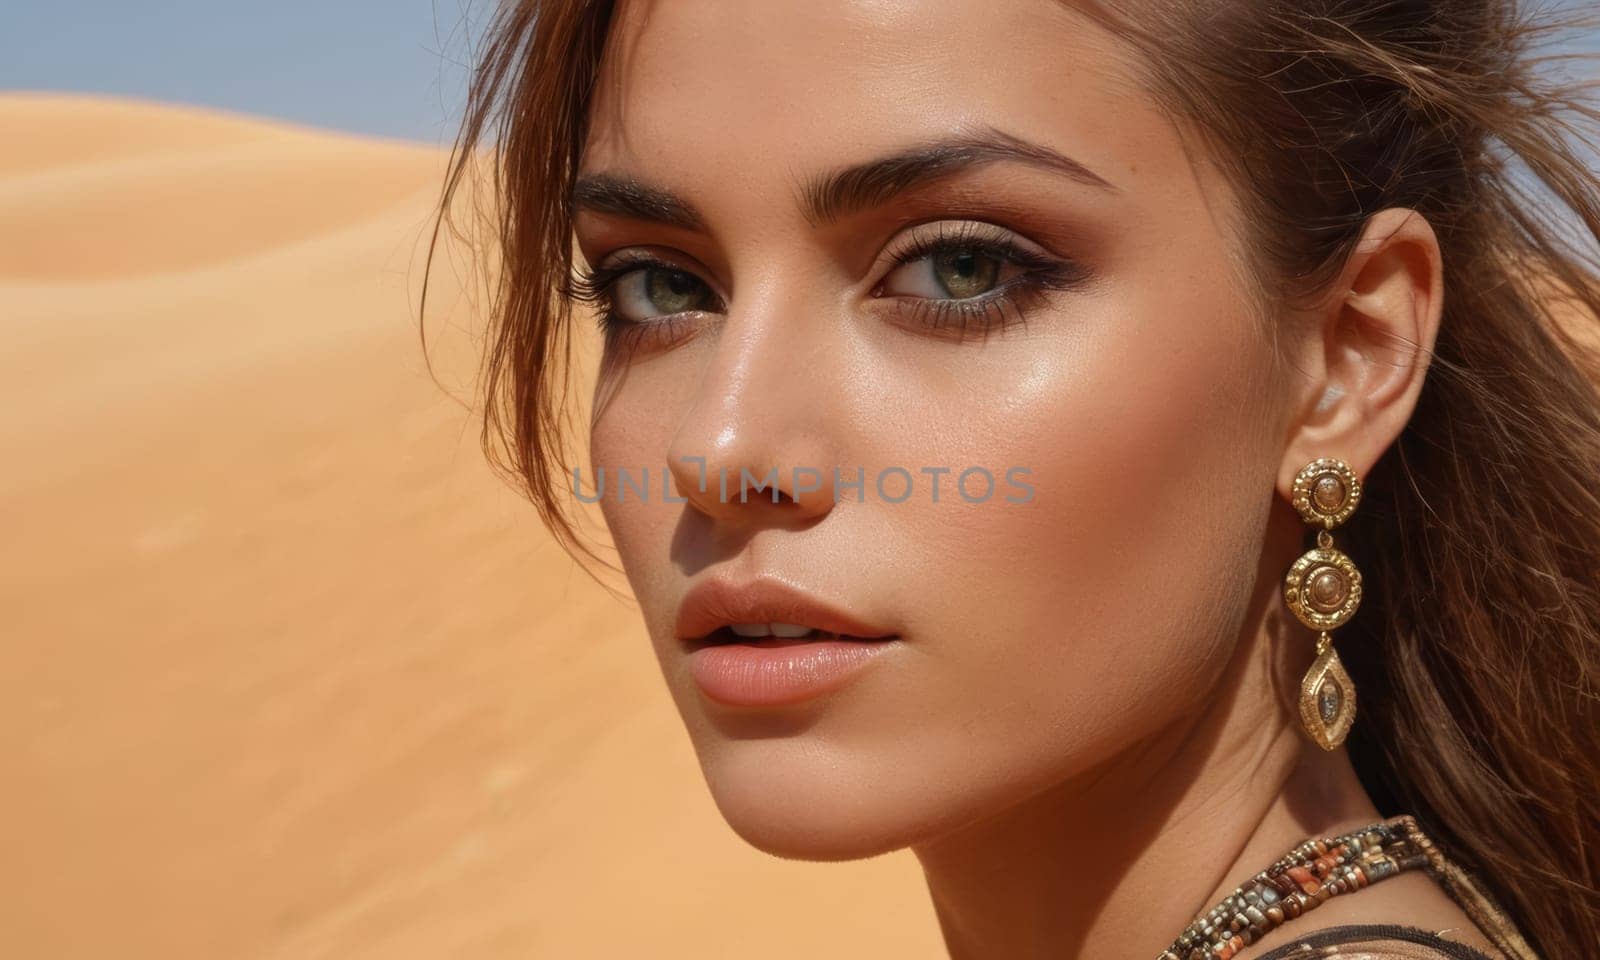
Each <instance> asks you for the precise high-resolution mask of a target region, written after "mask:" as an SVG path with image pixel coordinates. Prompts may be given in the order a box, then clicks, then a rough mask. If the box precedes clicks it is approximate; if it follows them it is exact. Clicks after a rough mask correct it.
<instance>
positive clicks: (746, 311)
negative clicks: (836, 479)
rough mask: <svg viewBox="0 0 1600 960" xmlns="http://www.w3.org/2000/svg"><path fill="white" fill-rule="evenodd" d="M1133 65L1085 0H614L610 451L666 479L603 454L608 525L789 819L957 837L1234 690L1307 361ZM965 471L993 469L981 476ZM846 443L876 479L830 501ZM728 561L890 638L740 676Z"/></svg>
mask: <svg viewBox="0 0 1600 960" xmlns="http://www.w3.org/2000/svg"><path fill="white" fill-rule="evenodd" d="M1128 57H1129V54H1127V53H1125V52H1123V51H1122V50H1121V48H1120V47H1119V46H1118V44H1117V42H1116V41H1115V40H1114V39H1113V38H1112V37H1111V35H1110V34H1108V33H1106V32H1104V31H1103V30H1101V29H1100V28H1098V27H1096V26H1094V25H1092V24H1091V22H1090V21H1089V20H1088V19H1086V18H1084V17H1083V16H1082V15H1080V14H1078V13H1076V12H1074V11H1073V10H1072V9H1071V8H1070V7H1069V6H1067V5H1065V4H1062V3H1059V2H1055V0H1015V2H1009V3H999V2H995V0H898V2H862V0H807V2H805V3H798V2H797V3H788V2H771V3H762V4H759V5H742V4H729V3H718V2H711V0H702V2H691V0H683V2H675V3H648V2H634V3H625V4H623V5H622V9H621V10H620V12H619V19H618V21H617V23H616V24H615V25H614V28H613V33H612V36H611V40H610V42H609V45H608V47H607V52H606V61H605V66H604V70H603V74H602V82H601V85H600V88H599V90H598V92H597V99H596V101H595V104H594V112H593V120H592V123H593V125H592V129H591V134H590V139H589V142H588V144H587V146H586V152H585V154H584V156H583V160H582V165H581V170H580V174H581V175H582V177H583V178H584V182H585V183H586V184H587V186H586V187H585V188H583V189H580V196H581V197H582V198H583V199H582V201H581V203H580V212H579V215H578V238H579V243H580V245H581V249H582V253H583V256H584V259H585V261H586V262H587V264H588V265H589V266H591V267H595V268H602V269H604V268H607V267H612V266H621V267H622V268H623V269H624V270H627V269H631V270H632V272H631V273H623V274H622V275H621V276H618V277H617V279H616V280H615V282H614V284H613V286H612V287H611V290H612V294H613V306H614V307H615V309H616V311H617V312H618V317H617V321H618V323H619V324H621V325H622V326H621V327H620V329H621V330H622V331H623V332H622V333H621V334H620V335H619V336H617V337H616V338H614V339H613V340H612V341H611V343H610V345H609V346H608V355H607V360H606V364H605V366H604V370H603V372H602V376H601V382H600V384H599V389H598V393H597V396H598V397H599V398H601V399H602V400H603V403H602V404H601V405H600V407H599V409H598V412H597V414H596V417H595V420H594V424H593V433H592V445H591V453H592V457H593V463H594V466H595V467H596V468H602V469H605V470H606V471H607V472H608V473H609V472H611V471H612V470H614V469H615V468H619V467H620V468H629V469H631V470H632V471H633V473H634V476H635V477H636V478H637V477H638V476H639V474H640V472H641V471H642V470H644V471H648V492H647V497H648V499H647V501H646V502H641V499H640V497H639V496H638V493H637V491H636V490H635V489H629V491H628V496H627V497H626V500H625V501H624V502H619V501H618V499H617V497H616V492H617V490H616V480H617V478H616V476H615V475H612V476H610V477H607V488H606V491H605V497H604V499H603V501H602V504H603V510H604V512H605V517H606V520H607V523H608V525H609V527H610V529H611V531H612V533H613V535H614V537H615V542H616V545H617V547H618V549H619V551H620V554H621V558H622V561H623V564H624V567H625V569H626V571H627V574H628V577H629V580H630V582H631V584H632V586H633V588H634V591H635V594H636V596H637V598H638V601H639V604H640V606H641V609H642V612H643V615H644V618H645V620H646V623H647V625H648V628H649V632H650V636H651V638H652V641H653V644H654V647H655V652H656V654H657V656H658V657H659V659H660V664H661V668H662V672H663V674H664V676H665V678H666V681H667V683H668V685H669V687H670V689H671V692H672V695H673V697H674V699H675V701H676V704H677V706H678V709H679V710H680V711H681V714H682V716H683V719H684V722H685V723H686V724H687V727H688V731H689V734H690V736H691V738H692V740H693V743H694V746H695V749H696V751H697V753H698V756H699V759H700V762H701V765H702V767H703V770H704V774H705V776H706V779H707V781H708V783H709V785H710V788H711V790H712V793H713V795H714V797H715V799H716V802H717V804H718V806H719V808H720V810H721V812H722V813H723V815H724V816H725V817H726V818H727V820H728V822H729V823H730V824H731V825H732V826H733V828H734V829H735V830H736V831H737V832H738V833H739V834H740V835H741V836H743V837H744V838H745V839H747V840H748V841H749V842H751V843H753V844H755V845H756V846H758V847H761V848H763V849H766V850H768V851H770V852H774V853H778V854H780V855H786V856H797V857H809V858H819V859H830V858H845V857H858V856H866V855H871V854H874V853H878V852H882V851H885V850H889V849H894V848H898V847H901V846H904V845H907V844H914V843H917V842H918V841H920V840H925V839H928V838H931V837H936V836H938V835H939V834H940V833H941V832H942V831H946V830H950V829H953V828H955V827H957V826H960V825H962V824H964V823H967V822H971V821H973V820H975V819H977V818H980V817H983V816H984V815H986V814H988V813H992V812H995V811H998V810H1000V809H1002V808H1003V807H1005V806H1007V805H1009V804H1011V803H1013V802H1015V801H1017V800H1019V799H1021V798H1024V797H1026V796H1028V795H1030V794H1033V793H1036V792H1038V791H1040V790H1042V789H1044V788H1047V787H1049V786H1051V785H1053V784H1057V783H1060V782H1062V781H1064V780H1066V779H1067V778H1070V777H1072V776H1074V775H1076V774H1079V773H1082V772H1084V771H1085V770H1086V769H1087V768H1089V767H1090V766H1091V765H1093V764H1097V763H1100V762H1102V761H1106V760H1109V759H1112V758H1113V757H1116V756H1117V755H1119V754H1124V753H1126V752H1127V751H1129V750H1130V748H1132V747H1133V746H1134V745H1135V744H1136V743H1139V742H1141V741H1144V740H1146V739H1147V738H1149V737H1151V736H1162V735H1164V734H1163V731H1165V730H1168V729H1179V728H1181V727H1183V726H1184V725H1185V723H1187V722H1188V721H1189V720H1191V719H1192V718H1193V717H1194V716H1195V715H1197V714H1198V713H1200V712H1202V711H1204V710H1205V709H1206V704H1207V703H1208V702H1209V700H1208V698H1209V697H1210V696H1211V695H1212V691H1213V688H1215V687H1217V686H1218V685H1219V684H1220V683H1222V673H1223V668H1224V665H1225V664H1226V663H1227V661H1228V659H1229V656H1230V654H1231V653H1232V651H1233V650H1234V648H1235V646H1236V645H1237V643H1238V642H1239V638H1240V634H1241V631H1242V630H1244V629H1245V628H1244V622H1245V619H1246V607H1247V605H1248V604H1249V602H1250V598H1251V594H1252V588H1253V586H1254V584H1255V567H1256V558H1258V557H1259V556H1260V555H1261V552H1262V549H1263V538H1264V536H1265V530H1266V525H1267V519H1268V514H1269V510H1270V505H1271V502H1272V498H1273V497H1274V478H1275V476H1276V475H1277V472H1278V469H1279V459H1280V456H1281V453H1282V439H1283V423H1282V422H1281V419H1280V417H1279V416H1278V414H1277V413H1275V412H1274V411H1275V410H1277V409H1278V408H1279V407H1280V404H1278V403H1277V402H1276V400H1275V398H1276V397H1277V396H1278V391H1280V390H1281V389H1282V386H1281V385H1280V383H1279V381H1278V379H1277V378H1276V376H1275V375H1274V373H1273V371H1274V369H1275V367H1274V364H1273V357H1272V353H1271V349H1272V348H1271V344H1270V340H1269V338H1267V337H1264V336H1263V334H1262V331H1261V326H1260V324H1259V322H1258V321H1257V320H1255V319H1253V317H1252V314H1251V312H1250V310H1249V308H1248V305H1247V300H1246V293H1245V288H1244V286H1243V284H1242V283H1241V282H1240V281H1239V280H1238V279H1237V278H1238V277H1239V276H1240V272H1239V270H1238V268H1237V266H1236V259H1237V250H1238V248H1237V245H1236V241H1235V240H1234V238H1233V236H1232V233H1231V228H1230V227H1229V226H1228V224H1229V223H1230V220H1229V218H1230V217H1232V216H1233V215H1234V211H1235V209H1236V203H1235V201H1234V199H1233V198H1232V195H1231V194H1230V193H1229V191H1228V190H1227V188H1226V187H1225V185H1224V184H1223V182H1222V180H1221V177H1220V175H1219V174H1218V173H1216V172H1215V171H1214V169H1213V168H1212V167H1210V166H1207V165H1204V164H1203V161H1202V159H1201V158H1200V156H1199V155H1198V153H1191V152H1190V151H1188V150H1186V149H1185V146H1184V141H1183V140H1181V139H1180V134H1179V132H1178V131H1177V130H1176V129H1175V128H1174V127H1173V126H1172V125H1171V123H1170V121H1169V120H1168V119H1167V117H1166V116H1165V115H1164V114H1162V113H1161V112H1160V111H1159V110H1158V108H1157V107H1156V105H1155V103H1154V101H1153V100H1152V99H1151V98H1150V96H1149V95H1148V94H1147V93H1145V92H1144V91H1142V90H1141V89H1140V88H1139V87H1138V86H1137V85H1136V83H1135V81H1134V74H1133V69H1132V65H1131V61H1130V60H1129V59H1128ZM938 147H944V148H947V149H943V150H939V149H933V150H929V149H928V148H938ZM919 151H921V152H919ZM886 158H889V159H892V158H899V162H891V163H889V164H886V165H879V162H880V161H883V160H885V159H886ZM841 172H843V173H844V175H843V176H842V177H841V176H840V175H839V174H840V173H841ZM600 178H611V179H609V180H606V179H600ZM619 184H623V185H625V186H626V189H620V190H619V189H617V187H618V185H619ZM608 186H609V189H607V187H608ZM660 192H664V193H665V194H670V195H671V196H670V198H668V197H665V196H664V195H663V193H660ZM641 201H648V202H641ZM641 257H645V258H649V259H653V260H657V261H660V262H661V263H662V264H664V266H656V267H654V268H647V267H639V266H637V261H638V259H639V258H641ZM612 275H614V274H612ZM695 458H703V459H702V460H696V459H695ZM896 467H898V468H900V469H901V470H902V471H904V473H901V472H897V471H894V470H893V469H892V468H896ZM970 467H978V468H983V469H985V470H987V471H988V472H989V474H990V475H992V476H993V477H994V486H993V488H992V492H991V493H990V495H989V496H987V497H984V496H982V494H983V493H984V491H985V489H987V484H986V483H985V482H984V480H983V475H982V474H977V473H975V474H972V475H969V476H968V478H967V484H966V486H965V487H964V488H963V489H964V490H965V491H966V493H967V494H968V495H969V496H970V497H971V500H969V499H967V498H966V497H963V496H962V495H961V491H959V490H958V489H957V488H956V482H957V480H958V477H959V475H960V474H961V473H962V472H963V471H965V470H967V469H968V468H970ZM774 468H776V469H777V470H778V478H779V485H780V487H781V488H782V490H783V492H784V494H785V495H786V496H785V497H784V498H783V499H784V501H785V502H782V503H777V504H775V503H773V502H772V501H771V499H770V493H769V492H755V491H753V492H752V493H751V495H750V496H749V498H748V501H747V502H743V503H741V502H740V500H739V496H738V480H739V477H740V474H741V470H747V471H749V474H750V476H751V477H754V478H763V477H765V476H767V475H768V472H769V471H770V470H772V469H774ZM796 468H799V472H798V473H797V472H796ZM939 468H947V469H948V471H949V472H947V473H942V474H941V473H939V472H938V470H939ZM702 469H704V471H705V475H706V476H708V477H709V478H710V482H709V484H708V486H707V490H706V491H705V492H701V491H700V490H699V489H698V487H699V477H700V475H701V471H702ZM835 469H837V470H839V471H840V474H841V475H842V476H843V477H844V479H845V480H847V481H854V480H855V479H856V478H857V477H858V475H864V476H865V478H866V483H865V489H864V491H863V490H859V489H858V488H854V487H846V488H844V489H842V490H841V491H840V492H839V494H838V497H837V498H836V496H835V491H834V489H833V487H832V482H831V481H832V474H833V471H834V470H835ZM809 470H815V471H817V474H819V475H820V477H821V478H822V483H821V485H820V489H817V490H815V491H809V490H808V491H797V490H796V489H795V480H796V478H798V480H799V481H800V483H801V484H802V485H805V486H809V485H810V484H811V482H812V476H813V475H812V474H810V473H809V472H807V471H809ZM858 470H859V471H862V474H858ZM885 470H889V471H890V472H889V473H887V474H885V473H883V471H885ZM719 471H726V475H727V476H728V477H729V478H730V487H729V495H728V497H727V498H726V500H724V498H723V497H722V496H721V495H720V493H719V489H718V483H717V480H716V478H717V476H718V474H719ZM669 472H670V474H671V476H672V478H673V480H674V486H673V488H672V491H671V492H672V493H673V494H674V495H681V496H685V497H687V498H688V502H683V503H679V502H675V501H673V500H665V499H664V498H663V497H662V496H661V483H662V478H663V475H665V474H667V473H669ZM880 475H881V476H882V477H883V478H884V480H883V486H882V487H881V489H880V487H879V485H878V482H877V480H878V478H879V477H880ZM908 476H909V479H910V481H911V482H910V484H909V485H908V483H907V479H908ZM591 479H592V475H591ZM935 480H937V481H938V484H939V489H938V497H937V500H936V499H935V497H934V482H935ZM1024 485H1025V486H1026V489H1024ZM907 492H909V496H905V497H904V498H903V499H902V496H903V494H906V493H907ZM791 498H794V499H792V500H791ZM1017 500H1022V501H1025V502H1015V501H1017ZM711 580H721V581H725V582H726V583H731V584H733V585H734V587H735V590H734V593H735V594H737V593H738V591H739V589H740V588H742V587H745V586H748V585H750V584H752V583H756V582H760V583H768V584H770V583H782V584H787V585H789V586H791V587H793V588H795V589H796V590H798V591H800V592H802V593H804V594H806V595H809V596H811V597H813V598H816V599H817V600H818V601H819V602H821V603H823V604H825V605H827V606H830V607H832V608H835V609H837V610H840V611H843V612H845V613H847V614H849V615H852V616H853V617H854V618H855V619H857V620H859V621H861V622H862V623H864V624H868V625H872V626H875V627H878V628H880V630H881V632H885V633H892V634H894V635H895V636H896V637H897V639H895V640H892V641H879V643H880V644H882V646H881V647H880V648H875V650H874V652H875V653H876V656H874V657H872V658H871V659H870V660H869V661H867V662H866V663H865V664H864V666H862V667H861V668H859V669H857V670H856V671H855V672H854V673H853V674H851V675H850V676H849V678H848V680H847V681H846V682H843V683H839V684H834V685H832V686H831V687H830V688H829V689H827V690H826V691H825V692H822V693H818V694H815V695H812V696H804V697H800V698H798V699H792V700H791V701H789V702H784V703H781V704H766V705H751V704H748V703H739V702H725V701H724V700H721V699H718V698H717V697H715V696H713V695H710V694H708V693H707V691H706V690H705V689H703V688H702V686H701V685H700V683H699V682H697V680H696V676H695V673H694V672H693V670H692V668H691V664H692V659H691V654H690V652H689V649H690V647H691V644H690V643H689V641H687V640H686V639H684V638H681V637H680V636H678V629H679V620H678V618H679V614H680V607H681V606H682V605H683V603H684V600H685V597H686V595H687V594H688V593H689V591H690V588H691V587H694V586H696V585H698V584H701V583H703V582H708V581H711ZM716 609H718V608H713V610H712V612H713V613H714V612H716ZM721 609H727V608H721ZM797 619H798V617H797ZM802 625H803V624H802Z"/></svg>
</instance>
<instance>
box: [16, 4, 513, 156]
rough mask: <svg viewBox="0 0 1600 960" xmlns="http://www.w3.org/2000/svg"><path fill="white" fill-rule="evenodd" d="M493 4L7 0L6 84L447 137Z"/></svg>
mask: <svg viewBox="0 0 1600 960" xmlns="http://www.w3.org/2000/svg"><path fill="white" fill-rule="evenodd" d="M491 10H492V6H491V4H490V3H488V2H486V0H254V2H249V3H241V2H237V0H156V2H149V0H0V89H25V90H41V89H43V90H73V91H84V92H93V93H113V94H126V95H132V96H141V97H147V98H153V99H157V100H168V101H176V102H180V103H193V104H203V105H209V106H216V107H223V108H226V109H230V110H237V111H241V112H245V113H253V114H262V115H266V116H273V117H281V118H284V119H288V120H297V121H300V122H302V123H309V124H313V125H316V126H321V127H334V128H338V129H342V130H351V131H356V132H360V133H370V134H377V135H380V136H389V137H404V138H407V139H412V140H421V141H424V142H427V143H445V142H448V141H449V139H450V138H451V137H452V136H453V135H454V132H455V129H454V125H455V123H456V121H457V120H458V118H459V117H460V107H461V100H462V96H463V91H464V89H465V81H466V71H465V70H463V69H462V68H461V66H460V63H461V61H462V60H463V59H464V58H466V56H467V55H468V53H469V51H470V39H469V37H468V33H469V32H470V31H471V30H472V29H475V28H476V29H481V25H482V22H483V21H484V20H486V19H487V15H488V13H489V12H490V11H491ZM469 12H470V13H471V17H470V18H469V17H468V13H469Z"/></svg>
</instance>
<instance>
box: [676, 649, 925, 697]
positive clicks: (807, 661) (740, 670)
mask: <svg viewBox="0 0 1600 960" xmlns="http://www.w3.org/2000/svg"><path fill="white" fill-rule="evenodd" d="M897 642H898V641H896V640H893V639H888V640H776V639H775V638H772V639H763V640H756V641H751V642H749V643H723V644H712V645H708V646H703V647H700V648H699V649H698V650H695V651H694V652H693V653H691V654H689V672H690V673H691V674H692V675H693V676H694V680H695V683H697V684H699V686H700V689H701V691H702V692H704V693H705V695H706V696H708V697H710V698H711V699H713V700H716V701H719V702H721V703H726V704H731V705H734V706H742V707H776V706H783V705H786V704H792V703H800V702H802V701H805V700H809V699H811V698H813V697H817V696H821V695H822V694H824V693H828V692H831V691H833V690H836V689H838V688H839V687H840V686H842V685H843V684H845V683H846V682H848V681H849V680H850V679H851V678H852V677H854V676H855V675H856V673H857V672H858V671H860V670H861V669H862V668H863V667H865V666H866V665H867V664H868V663H870V662H871V661H872V660H874V659H876V658H877V656H878V654H880V653H882V652H883V651H885V650H887V649H889V648H890V647H892V646H894V645H895V644H896V643H897Z"/></svg>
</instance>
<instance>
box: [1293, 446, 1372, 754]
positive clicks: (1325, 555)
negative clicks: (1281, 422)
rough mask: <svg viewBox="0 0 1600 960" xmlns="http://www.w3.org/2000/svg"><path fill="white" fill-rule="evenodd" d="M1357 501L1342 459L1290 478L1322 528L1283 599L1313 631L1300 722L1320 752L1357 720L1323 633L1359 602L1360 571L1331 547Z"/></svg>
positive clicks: (1304, 513) (1351, 689) (1304, 509)
mask: <svg viewBox="0 0 1600 960" xmlns="http://www.w3.org/2000/svg"><path fill="white" fill-rule="evenodd" d="M1360 500H1361V481H1360V480H1358V479H1356V475H1355V473H1353V472H1352V471H1351V470H1350V467H1349V466H1347V465H1346V464H1345V462H1344V461H1343V460H1340V459H1338V458H1336V457H1323V458H1321V459H1319V460H1313V461H1311V462H1310V463H1308V464H1306V466H1305V468H1304V469H1302V470H1301V471H1300V473H1299V474H1298V475H1297V476H1296V477H1295V478H1294V497H1293V502H1294V508H1295V509H1296V510H1297V511H1299V513H1300V516H1301V517H1303V518H1305V521H1306V523H1309V524H1312V525H1313V526H1317V527H1321V529H1320V530H1318V531H1317V545H1316V546H1315V547H1313V548H1312V549H1310V550H1307V551H1306V552H1305V554H1304V555H1302V556H1301V557H1300V559H1298V560H1296V561H1295V562H1294V566H1292V567H1290V568H1289V576H1288V577H1287V578H1286V579H1285V580H1284V584H1283V600H1284V603H1286V604H1288V605H1289V609H1290V610H1292V611H1294V615H1295V616H1296V617H1298V618H1300V622H1301V623H1303V624H1305V625H1306V626H1308V627H1310V628H1311V629H1313V630H1316V631H1317V659H1316V661H1315V662H1313V663H1312V664H1311V669H1310V670H1307V671H1306V675H1305V677H1304V678H1303V679H1302V680H1301V681H1300V723H1301V725H1302V726H1304V727H1305V730H1306V733H1307V734H1308V735H1309V736H1310V737H1311V739H1312V740H1314V741H1316V742H1317V745H1318V746H1320V747H1322V749H1324V750H1333V749H1335V748H1337V747H1338V746H1339V744H1341V743H1343V742H1344V738H1345V735H1346V734H1348V733H1349V732H1350V725H1351V724H1352V723H1354V722H1355V719H1356V686H1355V684H1354V683H1352V682H1351V680H1350V674H1348V673H1346V672H1345V669H1344V664H1342V663H1340V662H1339V655H1338V654H1337V653H1335V652H1334V649H1333V637H1332V636H1331V635H1330V634H1329V633H1328V631H1330V630H1332V629H1333V628H1335V627H1338V626H1340V625H1342V624H1344V623H1345V622H1346V621H1348V620H1349V619H1350V618H1351V617H1352V616H1354V615H1355V612H1356V607H1358V606H1360V605H1361V571H1359V570H1357V569H1356V565H1355V564H1354V563H1352V562H1351V561H1350V558H1349V557H1347V556H1345V555H1344V554H1343V553H1341V552H1339V551H1338V550H1335V549H1334V547H1333V533H1332V532H1331V531H1332V530H1333V528H1334V527H1336V526H1338V525H1339V524H1341V523H1344V522H1345V521H1346V520H1348V519H1350V515H1351V514H1352V513H1354V512H1355V509H1356V504H1357V503H1359V502H1360Z"/></svg>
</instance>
